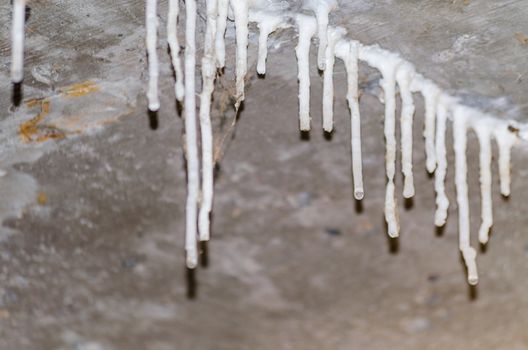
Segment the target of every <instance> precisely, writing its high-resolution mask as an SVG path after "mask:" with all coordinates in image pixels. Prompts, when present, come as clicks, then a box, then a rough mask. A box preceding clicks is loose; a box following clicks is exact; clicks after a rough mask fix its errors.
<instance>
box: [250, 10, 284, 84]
mask: <svg viewBox="0 0 528 350" xmlns="http://www.w3.org/2000/svg"><path fill="white" fill-rule="evenodd" d="M249 21H250V22H255V23H257V27H258V29H259V44H258V59H257V73H258V74H261V75H263V74H266V60H267V58H268V37H269V35H270V34H271V33H273V32H274V31H276V30H277V29H279V28H286V27H287V24H286V23H285V21H284V19H283V17H282V16H277V15H276V14H273V13H267V12H265V11H249Z"/></svg>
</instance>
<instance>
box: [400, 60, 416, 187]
mask: <svg viewBox="0 0 528 350" xmlns="http://www.w3.org/2000/svg"><path fill="white" fill-rule="evenodd" d="M414 75H415V70H414V67H413V65H412V64H410V63H408V62H405V61H403V62H402V63H401V64H400V65H399V66H398V69H397V71H396V81H397V83H398V86H399V88H400V97H401V101H402V107H401V118H400V125H401V141H400V142H401V150H402V173H403V176H404V182H403V197H404V198H411V197H413V196H414V179H413V164H412V146H413V117H414V110H415V107H414V101H413V96H412V92H411V82H412V81H413V79H414Z"/></svg>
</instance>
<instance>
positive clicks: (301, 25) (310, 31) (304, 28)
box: [295, 14, 317, 131]
mask: <svg viewBox="0 0 528 350" xmlns="http://www.w3.org/2000/svg"><path fill="white" fill-rule="evenodd" d="M295 21H296V22H297V28H298V32H299V41H298V43H297V46H296V47H295V54H296V56H297V70H298V73H297V77H298V79H299V126H300V129H301V131H310V44H311V40H312V37H313V36H314V34H315V32H316V30H317V22H316V21H315V19H314V18H313V17H311V16H306V15H303V14H298V15H297V16H295Z"/></svg>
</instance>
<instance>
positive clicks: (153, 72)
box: [145, 0, 160, 112]
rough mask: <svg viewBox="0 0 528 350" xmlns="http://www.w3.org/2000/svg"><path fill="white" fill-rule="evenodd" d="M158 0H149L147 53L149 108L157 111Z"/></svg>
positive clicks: (158, 105)
mask: <svg viewBox="0 0 528 350" xmlns="http://www.w3.org/2000/svg"><path fill="white" fill-rule="evenodd" d="M157 6H158V2H157V0H147V6H146V11H145V12H146V19H147V23H146V27H147V54H148V70H149V82H148V91H147V99H148V108H149V110H151V111H153V112H155V111H157V110H158V109H159V107H160V103H159V97H158V76H159V63H158V52H157V49H158V39H157V36H158V15H157Z"/></svg>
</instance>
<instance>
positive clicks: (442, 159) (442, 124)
mask: <svg viewBox="0 0 528 350" xmlns="http://www.w3.org/2000/svg"><path fill="white" fill-rule="evenodd" d="M448 99H449V98H448V97H447V96H446V95H440V96H439V97H438V100H437V105H436V139H435V158H436V170H435V191H436V211H435V219H434V220H435V225H436V226H437V227H442V226H444V225H445V223H446V220H447V209H448V208H449V199H448V198H447V195H446V192H445V178H446V173H447V154H446V153H447V152H446V142H445V138H446V124H447V113H448V104H447V100H448Z"/></svg>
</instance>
